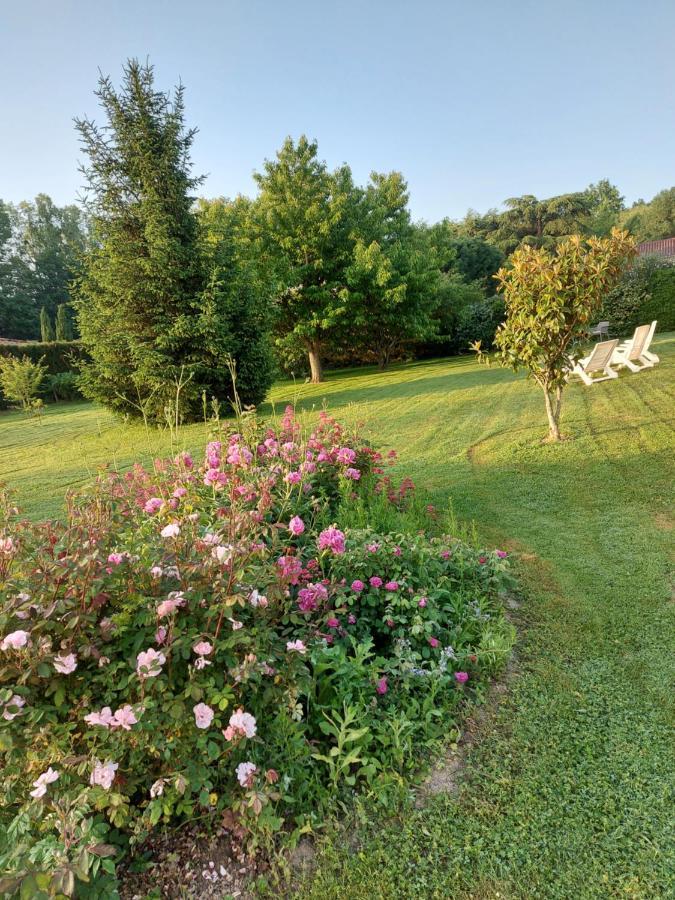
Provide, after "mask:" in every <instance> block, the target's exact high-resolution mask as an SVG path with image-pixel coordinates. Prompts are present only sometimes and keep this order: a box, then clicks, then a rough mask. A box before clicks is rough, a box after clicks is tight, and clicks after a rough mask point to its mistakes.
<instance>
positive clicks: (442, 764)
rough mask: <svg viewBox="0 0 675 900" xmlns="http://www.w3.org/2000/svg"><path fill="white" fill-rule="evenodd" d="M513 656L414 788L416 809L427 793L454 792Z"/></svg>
mask: <svg viewBox="0 0 675 900" xmlns="http://www.w3.org/2000/svg"><path fill="white" fill-rule="evenodd" d="M514 659H515V657H514V656H513V654H512V655H511V659H510V661H509V663H508V665H507V666H506V669H505V671H504V674H503V676H502V677H501V678H500V679H499V681H493V682H492V684H491V685H490V689H489V691H488V695H487V698H486V699H485V702H484V703H483V704H481V706H477V707H475V708H474V709H473V710H472V711H471V713H470V714H469V715H468V716H467V718H466V720H465V723H464V731H463V733H462V736H461V738H460V739H459V741H458V742H457V743H456V744H452V745H451V746H450V747H448V749H447V750H446V752H445V753H444V755H443V756H441V758H440V759H438V760H437V761H436V763H435V764H434V766H433V768H432V769H431V771H430V772H429V774H428V775H427V777H426V778H425V779H424V781H423V782H422V784H421V785H420V786H419V788H418V789H417V796H416V798H415V808H416V809H421V808H422V807H423V806H425V805H426V803H427V801H428V800H429V799H430V798H431V797H436V796H438V795H439V794H447V795H449V796H451V797H456V796H458V794H459V792H460V790H461V787H462V782H463V780H464V775H465V772H466V769H467V757H468V754H469V751H470V750H471V747H472V746H473V745H474V744H475V743H476V742H477V741H478V740H480V736H481V734H482V732H483V729H484V727H485V724H486V722H488V721H489V720H491V719H492V718H493V717H494V716H495V714H496V712H497V707H498V706H499V703H500V702H501V700H502V698H503V697H504V694H506V692H507V691H508V687H509V681H510V680H511V678H513V677H514V675H515V662H514Z"/></svg>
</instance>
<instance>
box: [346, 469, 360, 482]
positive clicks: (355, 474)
mask: <svg viewBox="0 0 675 900" xmlns="http://www.w3.org/2000/svg"><path fill="white" fill-rule="evenodd" d="M360 477H361V472H360V470H359V469H352V468H349V469H345V478H351V480H352V481H358V480H359V478H360Z"/></svg>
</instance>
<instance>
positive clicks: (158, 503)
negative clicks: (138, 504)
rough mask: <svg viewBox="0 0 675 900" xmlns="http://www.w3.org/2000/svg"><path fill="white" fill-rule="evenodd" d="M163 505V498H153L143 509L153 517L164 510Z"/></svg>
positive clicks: (147, 501)
mask: <svg viewBox="0 0 675 900" xmlns="http://www.w3.org/2000/svg"><path fill="white" fill-rule="evenodd" d="M162 503H164V501H163V500H162V498H161V497H151V498H150V499H149V500H146V502H145V506H144V507H143V509H144V510H145V512H146V513H149V515H151V516H152V515H154V514H155V513H156V512H158V511H159V510H160V509H161V508H162Z"/></svg>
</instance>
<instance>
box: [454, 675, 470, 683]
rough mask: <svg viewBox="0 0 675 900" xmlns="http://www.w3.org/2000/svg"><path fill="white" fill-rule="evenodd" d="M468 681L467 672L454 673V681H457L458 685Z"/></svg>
mask: <svg viewBox="0 0 675 900" xmlns="http://www.w3.org/2000/svg"><path fill="white" fill-rule="evenodd" d="M468 680H469V674H468V672H455V681H457V683H458V684H465V683H466V682H467V681H468Z"/></svg>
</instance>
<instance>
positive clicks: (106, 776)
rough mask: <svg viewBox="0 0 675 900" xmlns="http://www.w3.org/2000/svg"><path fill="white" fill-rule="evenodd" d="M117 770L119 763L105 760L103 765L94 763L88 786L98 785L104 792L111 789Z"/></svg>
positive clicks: (97, 761)
mask: <svg viewBox="0 0 675 900" xmlns="http://www.w3.org/2000/svg"><path fill="white" fill-rule="evenodd" d="M118 769H119V763H116V762H112V761H111V760H106V761H105V762H104V763H102V762H99V760H95V761H94V771H93V772H92V773H91V777H90V779H89V784H98V785H100V786H101V787H102V788H105V790H106V791H109V790H110V788H111V787H112V783H113V781H114V780H115V772H116V771H117V770H118Z"/></svg>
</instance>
